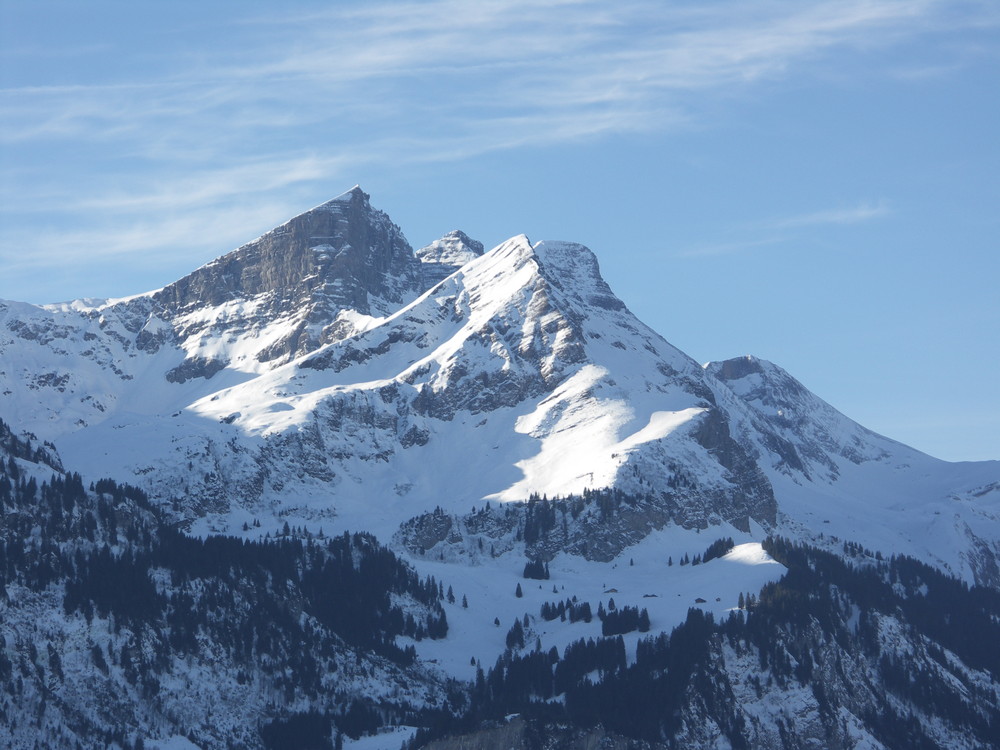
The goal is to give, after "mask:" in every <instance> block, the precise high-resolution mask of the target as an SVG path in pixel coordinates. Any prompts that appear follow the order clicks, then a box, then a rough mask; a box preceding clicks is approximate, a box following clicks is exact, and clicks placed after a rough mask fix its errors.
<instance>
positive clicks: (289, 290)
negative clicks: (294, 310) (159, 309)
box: [155, 187, 419, 313]
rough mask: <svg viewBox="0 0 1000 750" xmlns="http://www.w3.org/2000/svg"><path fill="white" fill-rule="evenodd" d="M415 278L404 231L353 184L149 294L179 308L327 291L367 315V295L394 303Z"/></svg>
mask: <svg viewBox="0 0 1000 750" xmlns="http://www.w3.org/2000/svg"><path fill="white" fill-rule="evenodd" d="M418 278H419V274H418V266H417V265H416V263H415V262H414V257H413V251H412V249H411V248H410V246H409V243H407V241H406V238H405V237H404V236H403V234H402V231H401V230H400V229H399V227H397V226H396V225H395V224H394V223H392V221H391V220H390V219H389V217H388V216H387V215H386V214H385V213H383V212H382V211H379V210H377V209H374V208H372V206H371V203H370V202H369V196H368V194H367V193H365V192H364V191H362V190H361V188H359V187H355V188H353V189H352V190H350V191H348V192H346V193H344V194H343V195H340V196H338V197H337V198H334V199H333V200H331V201H328V202H326V203H323V204H322V205H320V206H317V207H316V208H314V209H311V210H310V211H307V212H305V213H303V214H300V215H299V216H296V217H295V218H293V219H290V220H289V221H287V222H285V223H284V224H282V225H281V226H279V227H276V228H275V229H272V230H271V231H270V232H267V233H266V234H264V235H262V236H261V237H259V238H258V239H256V240H254V241H253V242H250V243H247V244H246V245H243V246H242V247H240V248H238V249H237V250H234V251H233V252H231V253H228V254H227V255H224V256H222V257H221V258H218V259H216V260H215V261H213V262H211V263H209V264H207V265H205V266H203V267H202V268H200V269H198V270H197V271H195V272H194V273H191V274H189V275H188V276H185V277H184V278H183V279H180V280H179V281H177V282H174V283H173V284H170V285H169V286H167V287H165V288H164V289H163V290H161V291H160V292H158V293H157V294H156V295H155V296H156V299H157V300H158V301H160V302H161V303H163V304H164V305H166V306H167V307H169V308H173V309H177V310H184V309H187V308H190V307H191V306H205V305H217V304H221V303H224V302H228V301H232V300H236V299H248V298H252V297H255V296H257V295H261V294H273V295H274V296H275V297H276V298H279V299H280V300H282V301H284V300H289V301H300V300H301V298H302V297H303V296H308V295H325V296H326V297H328V298H329V299H330V300H331V301H332V302H333V303H335V304H339V305H341V306H342V307H350V308H351V309H355V310H359V311H361V312H364V313H367V312H369V310H370V309H371V301H372V300H371V299H370V297H372V296H374V297H384V298H385V299H386V300H388V301H391V302H396V303H400V302H402V301H403V296H404V295H405V294H406V293H409V292H412V291H414V290H416V289H417V288H418V286H419V281H418Z"/></svg>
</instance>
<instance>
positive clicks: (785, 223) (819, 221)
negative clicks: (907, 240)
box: [677, 203, 890, 258]
mask: <svg viewBox="0 0 1000 750" xmlns="http://www.w3.org/2000/svg"><path fill="white" fill-rule="evenodd" d="M889 213H890V211H889V209H888V207H887V206H886V205H885V204H884V203H878V204H874V205H873V204H867V203H862V204H860V205H858V206H855V207H853V208H835V209H829V210H826V211H815V212H813V213H808V214H800V215H798V216H789V217H786V218H784V219H778V220H774V221H766V222H761V223H759V224H756V225H751V226H748V227H745V228H744V229H743V230H739V231H741V232H743V233H745V234H757V233H761V232H762V230H765V231H766V232H767V233H768V236H767V237H764V238H762V239H744V240H737V241H733V242H719V243H713V244H707V245H702V246H698V247H692V248H688V249H685V250H681V251H680V252H678V253H677V257H679V258H706V257H712V256H716V255H732V254H735V253H747V252H752V251H756V250H759V249H761V248H765V247H772V246H774V245H779V244H786V243H788V242H792V241H795V240H796V239H797V237H796V233H795V232H794V231H791V230H797V229H798V230H801V229H804V228H806V227H817V226H831V225H833V226H838V225H839V226H844V225H851V224H860V223H862V222H866V221H871V220H873V219H879V218H882V217H884V216H888V215H889ZM776 232H780V234H775V233H776Z"/></svg>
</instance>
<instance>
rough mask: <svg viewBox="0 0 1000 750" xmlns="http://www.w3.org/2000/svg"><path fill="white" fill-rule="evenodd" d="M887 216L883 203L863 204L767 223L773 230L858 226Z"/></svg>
mask: <svg viewBox="0 0 1000 750" xmlns="http://www.w3.org/2000/svg"><path fill="white" fill-rule="evenodd" d="M888 214H889V208H888V206H886V205H885V204H884V203H878V204H874V205H872V204H867V203H863V204H861V205H859V206H855V207H854V208H835V209H831V210H828V211H816V212H815V213H811V214H802V215H800V216H789V217H788V218H785V219H779V220H777V221H773V222H770V223H769V226H771V227H773V228H774V229H792V228H795V227H808V226H816V225H822V224H858V223H860V222H863V221H870V220H872V219H879V218H882V217H883V216H887V215H888Z"/></svg>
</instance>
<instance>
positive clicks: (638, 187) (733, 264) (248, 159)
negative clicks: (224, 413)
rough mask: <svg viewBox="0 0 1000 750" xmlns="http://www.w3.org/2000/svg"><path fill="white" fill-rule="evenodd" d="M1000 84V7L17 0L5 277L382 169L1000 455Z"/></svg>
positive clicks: (233, 240)
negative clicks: (590, 256) (582, 250)
mask: <svg viewBox="0 0 1000 750" xmlns="http://www.w3.org/2000/svg"><path fill="white" fill-rule="evenodd" d="M998 92H1000V4H997V3H996V2H993V0H989V1H985V2H975V1H972V2H964V1H963V0H948V1H944V0H906V1H905V2H903V1H897V0H838V1H833V2H808V1H803V0H796V1H794V2H786V1H780V2H779V1H775V2H771V1H768V0H764V1H755V2H745V1H741V2H727V1H724V0H718V1H713V2H662V1H656V2H652V1H651V2H645V1H634V0H620V1H619V2H613V3H609V2H606V0H603V1H601V2H590V1H589V0H557V1H555V2H522V1H517V0H497V1H490V0H487V1H481V2H475V3H473V2H466V1H462V2H455V1H445V0H428V1H427V2H413V3H401V2H389V3H351V4H346V3H319V2H290V3H282V4H281V5H280V7H279V5H278V4H275V3H264V2H241V3H205V2H197V3H195V2H186V1H179V2H178V1H175V2H171V3H135V2H119V1H111V0H94V1H93V2H88V3H78V2H49V1H47V0H32V2H15V1H13V0H3V1H2V2H0V270H2V273H0V298H7V299H18V300H25V301H30V302H53V301H60V300H64V299H69V298H73V297H83V296H92V297H107V296H123V295H128V294H134V293H138V292H142V291H145V290H148V289H153V288H157V287H160V286H163V285H164V284H166V283H169V282H170V281H172V280H174V279H176V278H178V277H180V276H182V275H184V274H185V273H187V272H188V271H190V270H192V269H193V268H195V267H196V266H198V265H201V264H202V263H205V262H207V261H208V260H211V259H212V258H214V257H216V256H218V255H221V254H222V253H224V252H226V251H228V250H230V249H232V248H234V247H236V246H238V245H240V244H242V243H243V242H246V241H248V240H250V239H253V238H254V237H256V236H258V235H259V234H261V233H262V232H264V231H266V230H267V229H269V228H271V227H272V226H274V225H276V224H279V223H281V222H282V221H284V220H286V219H287V218H289V217H291V216H292V215H294V214H297V213H300V212H301V211H303V210H306V209H308V208H309V207H311V206H313V205H316V204H318V203H321V202H323V201H324V200H327V199H329V198H331V197H333V196H335V195H337V194H339V193H341V192H343V191H344V190H346V189H348V188H350V187H351V186H352V185H354V184H355V183H360V184H361V185H362V187H364V188H365V190H366V191H368V192H369V193H371V195H372V202H373V203H374V204H375V205H376V206H378V207H380V208H382V209H384V210H386V211H387V212H388V213H389V214H390V215H391V216H392V217H393V219H394V220H395V221H396V222H397V223H398V224H399V225H400V226H401V227H402V228H403V230H404V232H405V233H406V235H407V237H408V238H409V240H410V242H411V244H413V245H414V246H415V247H419V246H420V245H423V244H426V243H427V242H429V241H431V240H433V239H435V238H436V237H438V236H440V235H442V234H444V233H445V232H447V231H449V230H451V229H454V228H461V229H463V230H465V231H466V232H468V233H469V234H470V235H472V236H474V237H477V238H479V239H480V240H482V241H483V242H484V243H485V244H486V245H487V246H488V247H489V246H492V245H494V244H496V243H498V242H500V241H502V240H503V239H506V238H507V237H509V236H511V235H514V234H518V233H521V232H524V233H526V234H528V236H529V237H530V238H532V240H538V239H568V240H575V241H579V242H582V243H584V244H586V245H588V246H589V247H591V248H593V249H594V251H595V252H596V253H597V254H598V257H599V258H600V260H601V264H602V268H603V271H604V274H605V276H606V278H607V279H608V281H609V283H611V285H612V287H613V288H614V289H615V291H616V292H617V293H618V295H619V296H620V297H622V299H624V300H625V301H626V303H627V304H628V305H629V306H630V307H631V308H632V310H633V311H634V312H635V313H636V314H638V315H639V316H640V317H641V318H642V319H643V320H645V321H646V322H647V323H649V324H650V325H651V326H653V327H654V328H655V329H656V330H658V331H659V332H660V333H662V334H663V335H664V336H665V337H666V338H667V339H668V340H669V341H671V342H672V343H673V344H675V345H676V346H678V347H680V348H681V349H683V350H684V351H686V352H687V353H689V354H690V355H691V356H693V357H695V358H696V359H698V360H700V361H707V360H711V359H723V358H728V357H731V356H737V355H741V354H745V353H753V354H756V355H758V356H761V357H764V358H767V359H770V360H772V361H774V362H776V363H778V364H780V365H782V366H783V367H785V368H786V369H787V370H789V371H790V372H791V373H792V374H793V375H794V376H796V377H797V378H799V379H800V380H801V381H802V382H803V383H804V384H805V385H806V386H808V387H809V388H811V389H812V390H814V391H815V392H816V393H817V394H819V395H820V396H822V397H823V398H825V399H827V400H828V401H830V402H831V403H832V404H833V405H834V406H836V407H837V408H839V409H840V410H842V411H843V412H845V413H846V414H847V415H849V416H851V417H853V418H854V419H857V420H858V421H860V422H861V423H862V424H864V425H866V426H868V427H871V428H872V429H875V430H877V431H879V432H882V433H883V434H886V435H888V436H890V437H893V438H896V439H898V440H901V441H903V442H906V443H909V444H911V445H914V446H915V447H917V448H920V449H922V450H925V451H927V452H929V453H931V454H933V455H937V456H939V457H942V458H947V459H949V460H961V459H986V458H1000V301H998V300H1000V291H998V287H1000V252H998V251H1000V247H998V244H1000V241H998V239H997V238H998V237H1000V94H998Z"/></svg>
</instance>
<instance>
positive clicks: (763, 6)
mask: <svg viewBox="0 0 1000 750" xmlns="http://www.w3.org/2000/svg"><path fill="white" fill-rule="evenodd" d="M227 12H228V11H227ZM996 21H997V13H996V11H991V10H989V6H988V5H983V4H979V3H974V2H972V3H963V4H956V3H953V2H946V1H945V0H906V1H903V0H821V1H817V2H802V3H800V2H784V1H781V0H763V1H762V2H755V3H743V2H735V1H733V2H719V3H711V4H705V3H693V2H692V3H662V2H651V1H649V0H622V2H617V3H613V4H610V3H607V2H599V1H598V0H554V1H552V2H543V3H538V2H529V1H528V0H484V2H477V3H469V2H465V1H464V0H462V1H459V0H430V1H429V2H377V3H370V4H360V5H358V4H356V5H341V4H337V5H334V6H333V7H323V8H319V9H316V8H314V7H309V8H308V9H307V11H306V12H301V13H296V12H295V11H294V9H293V10H292V11H291V12H289V11H288V10H287V9H286V8H282V9H281V10H280V11H275V12H273V13H265V14H261V13H256V14H248V15H245V16H243V17H240V18H237V19H233V20H228V19H227V22H226V24H225V25H223V26H220V28H224V30H225V33H226V34H227V37H226V38H225V43H219V40H218V36H217V35H215V34H208V33H206V34H204V35H203V36H202V37H198V36H197V35H196V33H195V32H196V30H194V29H191V28H190V27H189V26H186V27H185V29H186V33H187V36H186V37H185V45H184V47H183V50H184V51H183V52H181V51H179V48H175V47H172V46H169V45H167V44H164V45H163V46H162V47H155V46H154V47H153V48H152V49H149V50H144V51H143V55H144V59H145V58H147V57H148V58H149V59H152V60H154V62H155V63H156V64H155V65H152V66H151V67H149V68H141V67H133V66H129V65H128V64H127V61H125V62H126V64H123V65H121V66H116V67H115V68H114V73H113V74H112V73H107V72H105V73H103V74H100V75H94V76H93V77H88V76H87V75H85V74H81V75H79V76H77V77H75V78H74V77H72V76H69V80H70V82H67V80H66V77H65V76H64V77H63V78H62V79H60V80H59V81H58V82H53V83H51V84H50V83H48V82H47V81H46V80H45V79H44V77H42V78H39V77H37V76H35V77H29V78H28V79H25V80H20V79H17V78H13V79H12V78H10V77H5V78H4V83H3V86H2V88H0V147H2V148H4V149H5V151H6V155H7V156H8V157H9V158H6V159H5V162H6V167H7V173H8V175H13V174H17V175H18V178H17V179H14V178H12V177H8V178H7V179H3V180H0V213H2V214H3V215H4V216H5V221H4V222H3V226H2V227H0V244H4V245H7V246H12V243H13V242H14V240H15V238H21V237H30V236H31V232H30V231H28V230H27V229H26V228H24V227H20V228H19V227H18V226H16V225H17V224H18V221H19V218H18V217H21V216H26V215H30V214H32V213H35V211H33V209H32V206H34V205H38V204H39V203H40V202H41V200H42V199H44V201H45V202H46V206H47V210H49V211H56V212H59V213H60V214H61V215H62V217H63V221H64V223H66V224H72V223H73V222H74V221H78V222H82V223H83V225H84V226H83V227H82V229H81V231H79V232H76V233H75V236H77V237H79V238H80V241H79V245H78V247H79V257H81V258H85V257H88V253H90V252H91V248H92V246H102V247H104V248H106V249H107V250H106V252H117V253H121V254H126V253H128V252H130V250H129V247H130V245H129V244H128V243H126V242H123V239H122V238H127V237H131V238H137V237H139V236H140V235H142V236H144V237H145V238H146V239H145V240H143V241H141V242H140V241H138V240H137V239H136V240H134V241H135V243H136V244H135V245H134V248H135V251H139V250H140V249H143V248H149V247H156V246H157V245H156V243H157V242H159V243H160V244H159V247H163V248H167V247H174V246H176V245H177V244H178V243H180V242H183V241H186V238H188V237H189V236H190V231H188V230H185V227H186V226H188V218H187V217H179V216H178V215H177V213H178V212H180V211H184V210H194V209H197V210H199V211H202V210H204V211H206V212H208V213H209V214H211V215H212V216H223V217H224V216H225V215H227V214H228V215H229V216H230V217H231V221H232V222H236V221H237V220H238V219H239V218H240V217H242V216H244V215H245V213H246V212H248V211H249V212H251V213H252V207H253V206H254V205H259V206H262V207H264V206H268V205H271V206H273V205H275V204H276V203H281V202H282V201H281V200H279V199H278V198H277V196H278V194H279V193H281V192H283V191H288V190H289V189H293V188H294V189H303V190H304V189H305V188H307V187H308V186H310V185H313V186H315V185H319V184H330V183H337V182H340V181H345V182H346V183H347V184H350V183H351V182H354V180H353V179H351V178H352V177H355V176H356V175H357V174H359V173H361V172H363V171H364V170H366V169H367V168H369V167H371V166H373V165H392V166H393V167H394V168H397V169H403V168H405V167H406V166H407V165H421V166H422V165H427V164H431V163H440V162H449V161H451V162H454V161H460V160H464V159H470V158H474V157H476V156H478V155H482V154H486V153H489V152H494V151H500V150H509V149H517V148H524V147H538V146H546V145H549V144H553V143H567V142H574V141H582V140H586V139H595V138H600V137H602V136H608V135H618V134H629V133H637V132H664V131H670V130H672V129H678V128H687V127H692V126H697V125H698V124H699V123H700V121H701V120H700V118H701V117H702V113H701V109H702V106H703V104H704V102H705V101H707V100H715V99H718V98H720V97H722V98H724V97H726V96H729V95H731V94H733V93H740V94H745V93H746V92H748V91H751V90H753V87H754V86H756V85H759V84H761V83H762V82H775V81H781V80H784V79H785V78H787V77H789V76H792V75H794V74H796V73H797V72H798V71H801V70H808V69H811V68H812V67H815V66H822V64H823V63H824V61H827V60H832V59H835V53H837V52H838V51H840V50H844V49H855V50H865V49H871V48H873V47H878V46H884V45H889V44H892V43H894V42H896V41H898V40H900V39H912V38H915V37H919V36H921V35H925V34H931V33H938V32H940V31H941V30H942V29H947V28H954V27H958V26H961V25H963V24H972V23H980V24H981V23H995V22H996ZM176 22H177V23H178V24H182V23H183V24H189V23H190V20H189V19H181V18H180V17H179V16H178V17H177V19H176ZM122 33H127V30H123V32H122ZM163 38H164V39H167V38H168V37H167V36H164V37H163ZM88 50H90V51H91V52H92V53H93V54H102V55H113V54H115V49H114V48H113V46H108V45H107V44H102V43H100V42H95V43H94V44H92V45H89V46H87V47H85V48H81V49H80V51H79V54H78V55H77V56H76V59H80V60H83V59H84V58H86V55H87V54H88ZM16 54H17V53H16V50H14V51H13V52H11V53H9V54H8V55H7V57H8V58H9V57H10V56H11V55H14V56H15V57H16ZM31 57H32V61H34V60H35V59H36V57H37V55H35V54H34V53H33V54H32V56H31ZM81 69H82V63H81ZM60 161H61V162H62V163H64V164H67V163H70V162H72V163H74V164H75V165H76V167H77V168H76V169H75V170H73V171H70V170H67V169H60V167H59V163H60ZM861 208H862V210H860V211H859V210H858V209H855V210H854V211H853V212H851V211H847V212H843V213H838V212H825V213H819V214H815V215H812V216H804V217H792V218H790V219H787V220H785V222H786V223H785V224H784V225H780V224H779V225H776V226H775V227H774V228H775V229H782V230H788V229H791V228H793V227H796V226H798V227H802V226H805V225H807V224H815V223H822V222H832V223H845V222H849V221H859V220H863V219H865V218H874V216H875V215H876V214H877V212H878V211H881V210H884V209H882V208H879V207H869V209H868V211H869V215H864V214H865V210H864V207H861ZM872 211H874V212H875V213H872ZM97 214H101V215H102V216H103V217H104V220H103V221H97V220H95V216H96V215H97ZM788 222H791V223H788ZM796 222H797V223H796ZM224 223H225V222H223V221H220V222H218V224H217V223H216V222H214V221H211V222H208V223H207V224H206V227H205V229H204V230H203V233H202V235H201V237H200V240H201V241H202V242H205V241H210V240H211V237H208V236H207V235H209V234H210V233H216V235H217V239H218V241H219V243H220V246H221V245H222V243H223V242H224V241H227V240H228V234H227V233H226V232H222V231H220V230H218V229H217V228H216V227H217V226H221V225H223V224H224ZM122 227H139V228H141V229H139V230H137V231H135V232H129V231H125V232H123V231H122V229H121V228H122ZM101 232H104V233H106V237H105V240H106V241H104V242H103V243H102V242H101V240H100V234H101ZM84 237H87V238H88V239H87V241H83V238H84ZM65 239H66V243H67V244H66V245H65V246H61V247H62V248H63V249H62V250H61V251H60V253H59V254H58V257H60V258H61V259H62V262H65V260H66V259H67V258H70V257H72V244H71V243H72V241H73V240H72V238H71V237H67V238H65ZM18 241H20V240H18ZM48 246H49V247H51V246H52V245H48ZM37 250H38V252H40V253H44V252H46V251H45V250H44V249H43V248H42V247H41V246H39V247H38V248H37ZM52 257H57V256H56V255H55V254H54V255H53V256H52Z"/></svg>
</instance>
